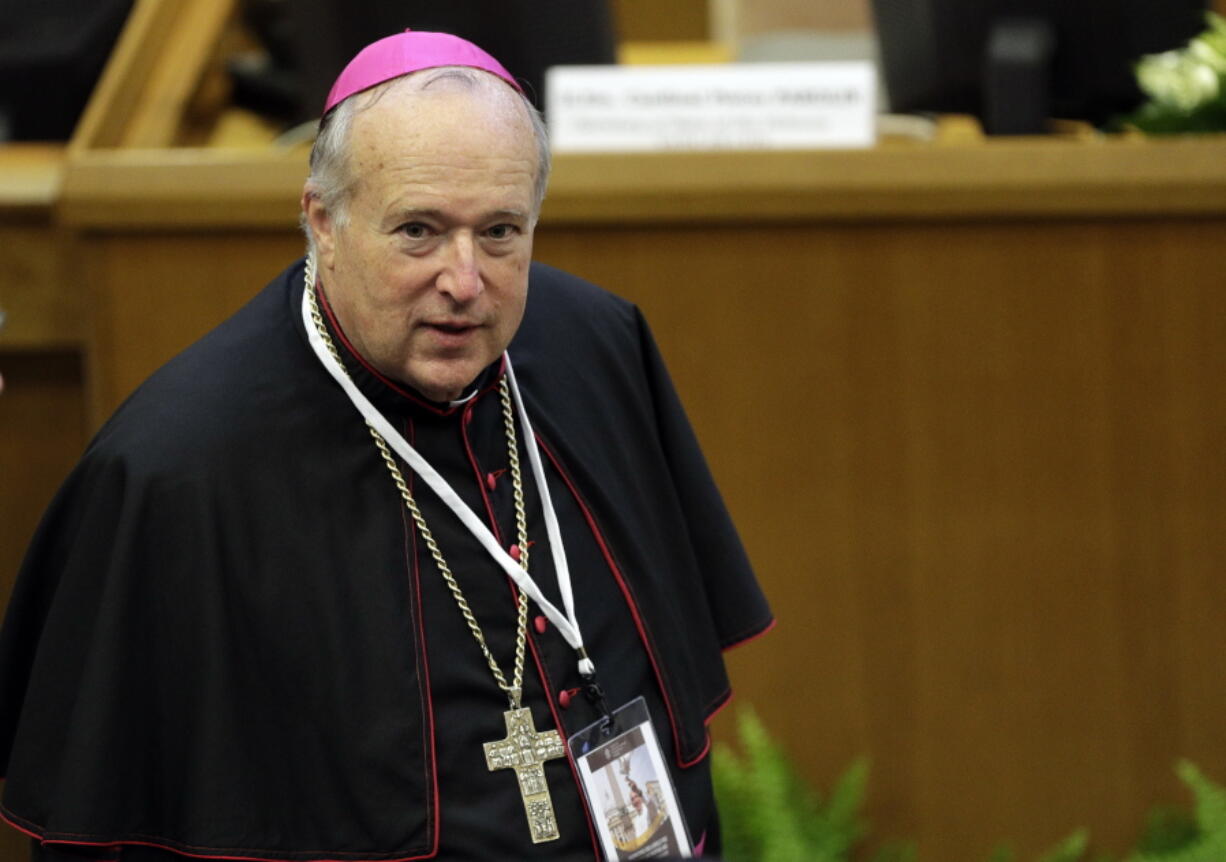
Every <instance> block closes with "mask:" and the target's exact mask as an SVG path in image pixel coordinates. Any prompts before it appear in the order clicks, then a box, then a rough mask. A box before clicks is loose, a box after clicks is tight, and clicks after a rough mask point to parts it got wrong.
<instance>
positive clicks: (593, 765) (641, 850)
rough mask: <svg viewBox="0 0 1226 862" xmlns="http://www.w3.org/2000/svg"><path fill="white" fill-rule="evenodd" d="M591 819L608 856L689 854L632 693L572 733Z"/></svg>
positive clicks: (655, 747) (673, 797)
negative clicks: (621, 703) (610, 711)
mask: <svg viewBox="0 0 1226 862" xmlns="http://www.w3.org/2000/svg"><path fill="white" fill-rule="evenodd" d="M568 744H569V746H570V753H571V757H573V758H574V761H575V763H576V764H577V765H578V767H579V778H580V780H581V782H582V784H583V792H584V793H585V794H586V795H587V801H588V806H589V808H590V809H591V812H592V821H593V822H594V823H595V825H596V831H597V833H599V835H600V843H601V845H602V846H603V848H604V853H605V858H606V859H609V860H619V862H620V860H632V859H660V858H677V857H689V856H692V855H693V848H692V847H691V846H690V839H689V835H688V834H687V832H686V828H685V816H684V815H683V814H682V812H681V806H680V805H679V804H678V803H677V794H676V792H675V791H674V789H673V782H672V779H671V778H670V777H669V774H668V766H667V764H666V763H665V761H664V757H663V756H662V755H661V753H660V742H659V740H658V739H657V738H656V732H655V730H654V729H653V728H652V726H651V716H650V715H648V713H647V703H646V701H644V700H643V698H641V697H638V698H635V699H634V700H632V701H630V702H629V703H628V704H626V705H625V706H623V707H621V708H620V709H616V710H614V711H613V718H612V720H611V721H610V720H609V719H607V718H605V719H601V720H600V721H598V722H596V723H595V724H592V725H589V726H588V727H585V728H584V729H583V730H581V731H579V732H578V733H576V734H575V735H574V736H572V737H571V738H570V740H569V742H568Z"/></svg>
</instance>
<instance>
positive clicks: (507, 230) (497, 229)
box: [485, 224, 518, 239]
mask: <svg viewBox="0 0 1226 862" xmlns="http://www.w3.org/2000/svg"><path fill="white" fill-rule="evenodd" d="M517 232H518V229H517V228H516V227H515V225H513V224H496V225H494V226H493V227H492V228H490V229H489V230H487V231H486V232H485V233H486V235H487V236H488V237H489V238H490V239H510V238H511V237H513V236H515V234H516V233H517Z"/></svg>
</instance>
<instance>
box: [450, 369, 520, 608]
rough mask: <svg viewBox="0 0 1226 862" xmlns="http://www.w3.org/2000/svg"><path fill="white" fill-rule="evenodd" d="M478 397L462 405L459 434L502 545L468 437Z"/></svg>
mask: <svg viewBox="0 0 1226 862" xmlns="http://www.w3.org/2000/svg"><path fill="white" fill-rule="evenodd" d="M481 394H484V393H481ZM480 397H481V395H478V396H477V397H476V398H473V399H472V400H470V401H469V402H468V403H467V404H465V405H464V418H463V419H462V420H461V421H460V436H461V437H463V438H464V452H465V454H466V455H468V464H469V466H470V467H472V470H473V476H474V477H475V478H476V482H477V490H478V491H479V492H480V494H481V502H483V503H484V504H485V514H486V517H487V518H488V519H489V522H490V528H491V532H493V534H494V538H495V539H496V540H497V541H498V544H499V545H502V530H500V529H499V528H498V518H497V517H496V516H495V515H494V505H493V503H491V502H490V497H489V494H488V493H486V487H485V478H484V477H483V476H482V475H481V465H480V464H478V463H477V456H476V454H474V453H473V447H472V441H471V440H470V439H469V437H468V418H469V417H470V416H472V415H473V406H474V404H475V403H476V401H477V398H480ZM517 601H518V599H517Z"/></svg>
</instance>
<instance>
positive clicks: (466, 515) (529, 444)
mask: <svg viewBox="0 0 1226 862" xmlns="http://www.w3.org/2000/svg"><path fill="white" fill-rule="evenodd" d="M311 289H312V286H311V285H306V286H305V289H304V291H303V295H302V319H303V323H304V324H305V325H306V332H307V339H308V340H309V341H310V343H311V348H312V349H313V350H314V351H315V355H316V356H317V357H319V361H320V362H322V363H323V365H324V368H326V369H327V370H328V373H329V374H331V375H332V377H333V379H335V380H336V382H337V383H339V384H340V386H341V388H342V389H343V390H344V391H345V394H346V395H348V396H349V400H350V401H352V402H353V406H354V407H356V408H357V409H358V412H359V413H361V414H362V417H363V418H364V419H365V420H366V423H367V424H368V425H370V427H371V428H373V429H374V430H375V431H377V432H378V433H379V435H380V436H381V437H383V439H384V440H385V441H386V442H387V444H388V445H389V446H391V447H392V449H394V450H395V451H396V454H397V455H399V456H400V457H401V458H403V459H404V461H405V463H407V464H408V465H409V467H410V468H411V469H412V470H413V472H415V473H416V474H417V475H418V476H420V477H421V478H422V480H423V481H424V482H425V483H426V484H427V485H429V486H430V489H431V490H432V491H433V492H434V493H435V494H436V495H437V496H438V498H439V499H440V500H442V501H443V502H444V503H445V504H447V508H449V509H451V511H452V512H454V513H455V515H456V517H457V518H459V519H460V521H461V523H463V524H464V526H465V527H467V528H468V531H469V532H470V533H472V534H473V536H474V537H475V538H476V539H477V541H478V542H480V543H481V545H482V547H484V548H485V550H486V552H487V553H489V555H490V556H491V557H492V558H493V559H494V562H496V563H498V565H499V566H501V567H502V569H503V571H505V572H506V573H507V575H508V576H509V577H510V578H511V580H512V581H514V582H515V585H516V586H518V587H519V588H520V589H521V590H523V591H524V593H526V594H527V596H528V598H530V599H531V600H532V601H534V602H536V604H537V606H538V607H539V608H540V609H541V610H542V611H543V612H544V613H545V616H547V617H548V618H549V621H550V622H552V623H553V624H554V625H555V626H556V627H557V629H558V631H559V632H561V633H562V637H564V638H565V639H566V642H567V643H568V644H570V646H571V648H572V649H574V650H575V651H576V652H577V653H578V654H579V673H580V674H582V675H583V676H584V677H585V678H591V677H592V676H593V675H594V674H595V673H596V666H595V664H593V662H592V660H591V659H590V658H589V657H588V655H587V651H586V650H585V649H584V647H583V637H582V635H581V634H580V632H579V621H578V619H577V618H576V616H575V601H574V593H573V590H572V589H571V581H570V568H569V566H568V565H567V563H566V549H565V548H564V546H563V544H562V531H561V529H560V528H559V526H558V519H557V515H556V514H555V512H554V508H553V500H552V498H551V497H550V494H549V485H548V483H546V481H545V469H544V465H543V464H542V462H541V455H540V450H539V447H538V446H537V443H536V437H535V436H534V435H533V433H532V426H531V424H530V423H529V421H528V412H527V410H526V409H525V408H524V402H523V398H522V397H521V396H520V392H519V386H518V385H517V384H516V382H515V372H514V371H513V370H512V369H511V357H510V356H509V355H507V354H505V353H504V354H503V358H504V359H505V360H506V368H507V382H508V384H509V385H510V389H511V397H512V399H513V400H514V401H515V407H516V410H517V412H518V414H519V421H520V428H521V429H522V436H523V440H524V447H525V449H527V452H528V460H529V461H530V462H531V464H532V475H533V477H534V478H535V479H536V485H537V489H538V490H539V493H540V498H541V508H542V510H543V512H544V515H545V530H546V533H547V534H548V536H549V549H550V551H551V553H552V556H553V565H554V571H555V573H556V574H557V577H558V592H559V593H560V594H561V596H562V603H563V605H565V607H566V614H565V615H563V614H562V612H561V611H559V610H558V609H557V608H556V607H555V606H554V605H553V603H552V602H550V601H549V600H548V599H547V598H545V596H544V595H543V594H542V593H541V591H540V588H539V587H538V586H537V585H536V581H534V580H533V579H532V576H531V575H529V574H528V573H527V572H526V571H524V569H523V567H522V566H520V565H519V563H517V562H516V561H515V560H514V559H513V558H512V557H511V555H510V554H508V553H507V552H506V551H505V550H504V549H503V548H502V546H501V545H499V544H498V540H497V539H495V538H494V534H493V533H491V532H490V530H489V528H488V527H486V526H485V524H484V523H483V522H482V521H481V519H480V518H478V517H477V516H476V515H475V514H474V513H473V511H472V509H470V508H469V507H468V504H467V503H465V502H464V501H463V500H462V499H461V498H460V496H459V495H458V494H457V493H456V492H455V491H454V490H453V489H452V487H451V485H450V484H448V482H447V480H446V479H444V478H443V477H442V476H440V475H439V474H438V472H437V471H436V470H435V469H434V468H433V467H432V466H430V463H429V462H428V461H427V460H426V459H425V458H423V457H422V456H421V454H420V453H418V452H417V450H416V449H414V448H413V447H412V446H410V445H409V442H408V441H407V440H405V439H404V436H403V435H402V434H401V433H400V432H399V431H397V430H396V429H395V428H394V427H393V426H392V424H391V423H390V422H388V421H387V419H386V418H385V417H384V416H383V414H382V413H380V412H379V410H378V409H377V408H376V407H375V405H374V404H372V403H371V402H370V399H368V398H367V397H366V395H365V394H363V393H362V391H361V390H360V389H358V387H357V386H356V385H355V384H354V382H353V380H352V379H350V377H349V374H348V373H347V372H346V371H345V369H344V368H343V367H342V366H341V365H340V363H339V362H337V360H336V358H335V357H334V356H333V355H332V354H331V352H329V350H328V349H327V347H326V346H325V345H324V342H323V338H322V337H321V336H320V334H319V331H318V330H317V329H316V327H315V321H314V320H313V319H312V317H311V306H310V298H309V297H308V296H307V294H306V291H307V290H311ZM525 550H526V549H525Z"/></svg>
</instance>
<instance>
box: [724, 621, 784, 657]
mask: <svg viewBox="0 0 1226 862" xmlns="http://www.w3.org/2000/svg"><path fill="white" fill-rule="evenodd" d="M778 624H779V620H777V619H775V618H774V617H771V620H770V622H768V623H767V624H766V625H765V626H764V627H763V628H761V629H758V631H756V632H754V633H753V634H749V635H746V636H745V637H743V638H741V639H739V640H734V641H732V642H731V643H728V644H725V645H724V646H723V647H721V650H722V651H723V652H728V650H734V649H736V648H737V647H740V646H745V644H748V643H753V642H754V641H756V640H757V639H758V638H760V637H765V636H766V635H768V634H770V633H771V631H772V630H773V629H774V628H775V626H777V625H778Z"/></svg>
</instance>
